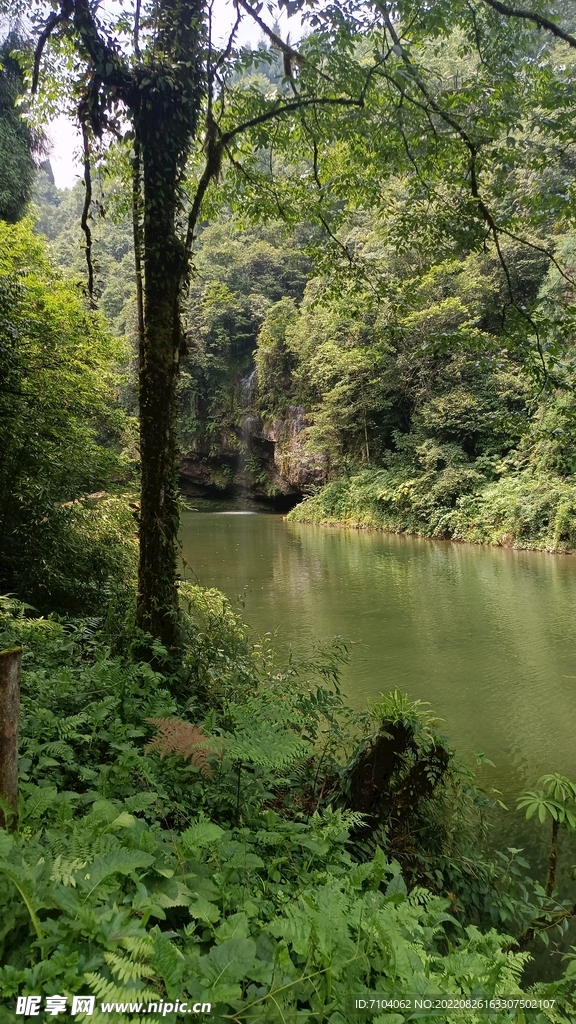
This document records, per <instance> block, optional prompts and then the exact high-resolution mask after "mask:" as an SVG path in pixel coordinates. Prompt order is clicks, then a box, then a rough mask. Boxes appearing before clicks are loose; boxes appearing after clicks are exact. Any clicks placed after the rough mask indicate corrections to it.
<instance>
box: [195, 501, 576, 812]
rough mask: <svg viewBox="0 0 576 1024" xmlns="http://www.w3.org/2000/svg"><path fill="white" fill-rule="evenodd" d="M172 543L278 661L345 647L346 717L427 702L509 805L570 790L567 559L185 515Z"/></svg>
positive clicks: (279, 522) (571, 587)
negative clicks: (293, 653) (383, 695)
mask: <svg viewBox="0 0 576 1024" xmlns="http://www.w3.org/2000/svg"><path fill="white" fill-rule="evenodd" d="M182 539H183V547H184V557H185V559H186V561H187V562H188V563H190V565H191V566H193V568H194V570H195V572H196V574H197V576H198V578H199V580H200V582H201V583H203V584H205V585H209V586H216V587H219V588H220V589H222V590H223V591H224V592H225V593H226V594H227V595H228V596H229V597H230V598H232V599H233V600H234V599H236V598H238V597H239V596H240V595H242V598H243V601H244V608H243V616H244V618H245V620H246V621H247V622H248V623H249V624H250V625H251V626H252V627H253V629H254V630H255V631H256V632H257V633H260V634H261V633H266V632H270V633H273V634H275V638H276V639H275V643H276V646H277V647H279V648H281V649H283V648H284V647H286V646H287V645H289V644H292V645H293V647H294V648H295V649H298V650H301V649H302V647H303V646H306V645H308V646H310V645H311V644H312V643H313V642H314V641H315V640H318V639H319V638H325V637H328V636H331V635H335V634H338V635H340V636H344V637H345V638H346V639H347V640H348V641H349V643H350V655H351V660H350V663H349V664H348V665H347V666H345V667H344V670H343V674H342V683H343V691H344V693H345V694H346V696H347V697H348V700H349V701H350V702H351V703H352V704H354V705H355V706H357V707H363V706H364V705H365V702H366V698H367V697H377V696H378V694H379V693H380V692H381V691H388V690H391V689H393V688H395V687H400V688H401V689H403V690H406V691H407V692H408V694H409V695H410V697H411V698H420V699H422V700H426V701H429V702H430V704H431V706H432V708H433V709H434V711H435V712H436V713H437V714H438V715H440V716H441V717H442V718H443V719H444V721H445V730H444V731H445V732H446V733H447V734H448V735H449V736H450V738H451V740H452V742H453V744H454V746H455V747H456V748H457V749H458V751H459V752H460V753H461V754H462V755H463V756H465V757H466V758H467V759H468V760H470V761H471V762H473V761H474V751H476V750H478V749H481V750H483V751H484V752H485V753H486V755H487V756H488V757H490V758H491V759H492V761H494V762H495V763H496V769H494V770H490V769H485V770H484V771H485V772H489V773H490V774H489V775H488V776H487V777H486V778H485V779H484V778H483V781H486V782H489V783H491V784H492V785H495V786H498V787H499V788H500V789H501V790H502V791H503V792H504V793H505V794H506V796H507V797H508V798H512V797H514V796H516V795H517V794H518V793H519V792H520V791H522V789H524V788H526V787H528V786H530V787H531V786H532V785H533V784H534V783H535V781H536V779H537V778H538V776H539V775H541V774H542V773H543V772H545V771H558V772H561V773H563V774H566V775H569V776H571V777H572V778H576V743H575V732H576V558H574V557H570V556H561V555H547V554H540V553H534V552H524V551H508V550H501V549H498V548H483V547H475V546H472V545H458V544H450V543H446V542H434V541H424V540H418V539H415V538H411V537H396V536H388V535H385V534H380V533H363V532H357V531H355V530H329V529H323V528H320V527H312V526H300V525H298V524H289V523H286V522H285V521H284V519H283V518H282V517H280V516H276V515H266V514H259V515H254V514H241V513H240V514H239V513H186V514H185V515H184V518H183V526H182ZM185 575H190V573H189V572H188V573H185ZM483 774H484V773H483Z"/></svg>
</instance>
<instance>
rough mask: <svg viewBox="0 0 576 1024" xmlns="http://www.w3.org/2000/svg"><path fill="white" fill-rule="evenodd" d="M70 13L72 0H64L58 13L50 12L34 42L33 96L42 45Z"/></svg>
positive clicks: (37, 77) (43, 45)
mask: <svg viewBox="0 0 576 1024" xmlns="http://www.w3.org/2000/svg"><path fill="white" fill-rule="evenodd" d="M71 14H72V0H66V3H64V4H63V5H62V10H61V11H60V13H59V14H56V12H55V11H53V12H52V14H51V15H50V17H49V18H48V20H47V22H46V25H45V26H44V30H43V31H42V33H41V34H40V37H39V39H38V42H37V43H36V49H35V51H34V67H33V70H32V95H33V96H34V95H35V94H36V92H37V89H38V79H39V77H40V63H41V61H42V54H43V53H44V47H45V46H46V43H47V42H48V40H49V38H50V36H51V35H52V33H53V31H54V29H55V28H57V26H58V25H61V24H62V22H63V21H66V20H67V19H68V18H69V17H70V15H71Z"/></svg>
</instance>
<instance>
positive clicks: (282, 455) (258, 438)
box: [180, 405, 327, 507]
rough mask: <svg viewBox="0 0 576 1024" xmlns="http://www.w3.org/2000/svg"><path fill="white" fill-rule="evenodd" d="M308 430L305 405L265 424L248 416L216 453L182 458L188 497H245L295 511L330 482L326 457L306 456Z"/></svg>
mask: <svg viewBox="0 0 576 1024" xmlns="http://www.w3.org/2000/svg"><path fill="white" fill-rule="evenodd" d="M308 425H309V423H308V420H307V418H306V413H305V410H304V409H303V407H302V406H298V405H294V406H290V407H289V409H288V411H287V414H286V416H284V417H282V418H278V419H275V420H274V421H272V422H268V423H265V422H263V421H262V420H261V419H260V418H259V417H258V416H255V415H253V414H250V413H247V414H246V415H245V416H244V417H243V419H242V422H241V424H240V426H239V427H238V428H237V431H236V433H235V434H234V435H232V436H230V435H229V436H225V435H222V437H221V438H220V441H219V444H218V446H217V448H216V449H215V448H214V446H212V447H211V448H210V449H209V448H208V447H203V446H202V445H201V444H198V445H197V446H196V447H195V448H194V450H193V451H190V452H188V453H187V454H186V455H185V456H183V457H182V458H181V459H180V475H181V485H182V489H183V491H184V492H185V493H187V494H190V495H199V494H214V495H227V496H229V495H232V494H242V495H246V496H249V497H253V498H258V499H261V500H266V501H272V502H274V503H275V504H277V505H280V506H284V507H291V506H292V505H295V504H296V503H297V502H298V501H299V500H300V498H301V497H302V496H303V495H304V494H306V493H307V492H308V491H309V490H310V489H312V488H314V487H317V486H321V485H322V484H324V483H326V479H327V462H326V458H325V456H323V455H320V454H317V455H314V454H309V453H308V452H307V451H306V444H305V441H306V428H307V426H308Z"/></svg>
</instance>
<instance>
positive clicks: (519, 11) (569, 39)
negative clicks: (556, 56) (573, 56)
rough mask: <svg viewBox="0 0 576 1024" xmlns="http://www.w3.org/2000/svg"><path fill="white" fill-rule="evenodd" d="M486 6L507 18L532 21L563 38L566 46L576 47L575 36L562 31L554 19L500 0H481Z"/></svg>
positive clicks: (558, 37)
mask: <svg viewBox="0 0 576 1024" xmlns="http://www.w3.org/2000/svg"><path fill="white" fill-rule="evenodd" d="M483 2H484V3H485V4H487V5H488V7H492V9H493V10H494V11H498V14H504V15H505V16H506V17H507V18H520V19H521V20H522V21H532V22H533V23H534V24H535V25H537V26H538V28H545V29H546V30H547V31H548V32H551V33H552V35H553V36H556V38H557V39H562V40H564V42H565V43H568V46H573V47H574V49H576V38H575V37H574V36H571V35H570V33H569V32H564V30H563V29H561V28H560V26H559V25H557V24H556V22H554V21H550V18H545V17H544V15H543V14H538V13H537V12H536V11H527V10H525V9H524V8H522V7H509V6H508V4H503V3H501V2H500V0H483Z"/></svg>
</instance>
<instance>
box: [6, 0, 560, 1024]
mask: <svg viewBox="0 0 576 1024" xmlns="http://www.w3.org/2000/svg"><path fill="white" fill-rule="evenodd" d="M117 6H118V7H119V10H118V11H116V12H114V11H112V10H108V9H107V8H106V9H105V8H102V9H100V7H99V5H98V4H92V3H90V2H88V0H59V2H55V3H53V4H46V5H43V4H42V3H39V4H38V5H36V7H35V8H34V11H33V13H32V14H30V11H29V10H28V9H27V5H26V4H23V5H19V4H18V2H17V0H4V2H3V3H2V4H1V5H0V10H1V11H2V15H3V18H4V21H5V23H6V25H8V26H9V28H8V29H6V31H5V33H4V34H5V41H4V44H3V47H2V50H1V53H0V157H1V159H0V480H1V488H0V591H1V592H2V594H3V595H4V596H2V597H1V598H0V825H2V827H1V828H0V905H1V906H2V915H1V921H0V949H1V955H0V1021H1V1022H2V1024H4V1021H5V1022H6V1024H11V1022H16V1021H17V1020H18V1019H20V1018H21V1017H33V1016H38V1019H39V1020H42V1021H48V1020H51V1019H53V1018H54V1017H58V1016H59V1015H62V1016H63V1017H66V1016H68V1014H70V1013H71V1014H72V1015H73V1016H74V1019H78V1020H92V1021H94V1022H104V1021H106V1020H109V1019H110V1014H112V1017H113V1019H114V1020H117V1021H125V1022H134V1024H136V1022H139V1021H146V1020H167V1021H170V1022H176V1021H177V1020H178V1019H180V1016H181V1015H182V1014H187V1015H188V1014H193V1015H197V1016H198V1017H200V1019H204V1020H209V1019H210V1020H214V1021H225V1020H229V1021H237V1022H243V1024H244V1022H249V1021H259V1022H262V1024H265V1022H266V1024H288V1022H290V1024H292V1022H294V1024H295V1022H296V1021H298V1022H302V1024H312V1022H314V1024H320V1022H323V1021H326V1022H329V1024H348V1022H351V1021H354V1020H358V1019H364V1017H366V1019H370V1020H373V1021H374V1024H385V1022H386V1024H388V1022H389V1024H402V1022H404V1021H408V1020H413V1019H416V1018H418V1019H422V1020H424V1021H428V1020H442V1021H447V1022H452V1021H462V1022H470V1024H476V1022H478V1024H479V1022H480V1021H482V1020H485V1019H490V1020H494V1021H496V1022H505V1021H515V1022H518V1024H521V1022H525V1021H531V1022H532V1021H533V1022H535V1024H544V1022H550V1024H556V1022H563V1021H564V1022H568V1021H571V1020H574V1019H575V1015H576V986H575V980H576V946H574V945H573V943H574V933H573V929H574V919H575V918H576V892H575V888H574V877H573V874H574V869H572V868H571V858H572V859H573V840H574V835H575V834H576V783H575V782H573V781H571V780H570V779H569V778H567V777H565V776H563V775H561V774H558V773H554V772H552V771H551V772H550V773H548V774H546V775H544V776H542V777H541V778H540V779H539V780H534V787H535V788H534V789H532V790H530V791H528V792H525V793H518V794H517V800H516V804H517V806H516V809H515V811H512V810H510V811H506V808H505V807H504V805H503V802H502V800H501V794H499V793H498V792H497V791H495V790H487V789H484V788H482V787H481V786H480V785H479V783H478V781H477V779H476V777H475V774H474V770H473V768H472V767H471V766H469V765H468V764H466V763H464V762H463V761H462V759H461V758H460V757H459V756H458V753H457V752H456V751H455V750H454V749H453V747H452V745H451V744H450V742H449V741H448V740H447V739H446V737H445V736H444V734H443V731H442V727H441V724H440V722H439V721H438V719H437V718H436V717H435V716H434V714H433V713H432V712H431V711H429V710H428V708H427V707H426V705H424V704H422V703H421V702H420V701H413V700H410V699H409V698H408V697H407V696H406V695H405V694H404V693H402V692H400V690H399V689H393V690H392V691H391V692H389V693H387V694H382V695H381V698H380V700H379V701H377V702H374V703H373V704H371V705H370V706H369V708H368V709H367V710H363V711H356V710H352V709H351V708H350V707H348V706H347V704H346V701H345V700H344V698H343V697H342V694H341V690H340V686H339V671H340V667H341V665H342V663H343V661H344V659H345V658H346V656H347V653H346V646H345V644H344V643H343V642H342V641H340V640H335V641H334V642H332V643H331V644H325V645H320V646H317V648H316V649H315V651H314V652H313V654H312V655H310V654H309V653H306V652H304V651H302V652H300V653H295V654H292V655H291V656H290V658H289V659H288V660H287V659H282V658H281V657H280V656H279V655H278V654H277V653H276V652H275V651H274V649H273V647H272V645H271V643H270V639H269V638H264V639H261V638H260V639H255V638H254V636H253V634H252V633H251V632H250V630H249V629H248V628H247V627H246V626H245V625H244V624H243V622H242V618H241V616H240V615H239V614H238V612H237V611H236V610H235V608H234V607H233V605H232V604H231V603H230V602H229V601H228V600H227V599H226V598H225V597H224V595H223V594H222V593H220V592H219V591H217V590H215V589H206V588H204V587H202V586H200V585H199V584H196V583H194V584H192V583H190V582H182V581H181V580H180V577H179V548H178V532H179V516H180V509H181V508H182V502H183V501H186V500H190V499H193V500H194V501H195V502H198V501H201V500H202V499H209V500H210V501H219V500H222V499H224V498H227V499H230V498H237V499H239V500H241V501H243V502H246V501H248V500H249V501H251V502H260V503H261V504H262V506H263V507H268V508H271V509H276V510H278V511H282V512H287V513H288V514H289V518H290V520H291V521H296V522H299V523H303V524H305V523H315V524H326V525H344V526H355V527H364V528H373V529H383V530H387V531H391V532H406V533H413V534H420V535H423V536H426V537H441V538H451V539H454V540H461V541H471V542H475V543H488V544H494V545H501V546H508V547H533V548H543V549H547V550H549V551H551V552H564V551H569V552H571V551H574V550H576V480H575V475H576V418H575V413H576V403H575V401H574V383H575V380H576V365H575V362H574V348H573V332H574V312H575V310H574V285H575V283H576V282H575V278H574V275H575V274H576V264H575V259H574V254H575V252H576V225H575V215H576V192H575V189H574V168H575V166H576V154H575V152H574V127H575V124H574V121H575V113H574V88H575V72H576V57H575V54H576V37H575V36H574V29H575V28H576V19H575V18H574V12H573V10H572V5H571V4H570V3H569V2H568V0H566V2H564V3H559V4H557V5H556V7H555V8H554V9H552V8H550V9H548V8H547V7H545V6H544V5H540V4H538V5H536V6H535V7H534V9H533V10H516V9H515V8H509V7H508V6H507V5H505V4H502V3H500V2H499V0H475V2H473V3H470V2H468V0H466V2H460V0H433V2H431V3H425V4H421V3H418V2H417V0H402V2H400V3H398V4H391V5H387V4H386V5H385V4H380V3H379V2H376V3H374V4H368V5H362V6H356V5H354V4H352V3H347V2H343V3H339V4H334V5H332V6H329V7H323V6H320V5H315V4H310V5H301V4H299V3H295V4H292V5H290V10H292V8H293V9H294V11H293V12H296V11H297V10H298V11H299V12H300V18H301V19H302V24H301V40H300V42H299V43H298V44H294V43H293V42H291V41H290V38H289V36H288V35H287V33H286V32H285V31H284V30H283V29H282V28H281V26H280V24H279V23H278V22H276V21H274V14H275V13H276V14H277V13H279V12H278V11H276V12H275V11H274V10H268V8H266V9H264V8H260V7H257V8H253V7H251V6H250V4H249V3H248V2H245V0H238V4H237V5H236V14H237V19H236V24H235V23H234V18H236V15H234V17H233V18H232V21H231V23H230V24H229V25H228V24H227V25H226V33H225V39H224V42H223V43H221V44H218V45H216V43H215V42H214V39H215V35H213V24H212V16H213V11H212V7H210V6H208V5H203V4H202V3H193V2H190V0H187V2H185V3H183V4H181V5H175V4H172V3H171V2H168V0H150V2H147V0H142V3H141V4H140V3H138V4H136V5H135V6H134V7H133V6H132V5H131V4H120V5H117ZM242 19H247V20H248V21H249V23H254V24H255V26H256V27H257V29H258V32H259V33H261V41H260V43H259V44H258V46H257V47H256V48H254V49H250V48H246V47H242V46H240V45H238V44H237V41H236V31H237V28H238V24H239V23H240V21H241V20H242ZM57 109H67V110H68V111H73V112H74V115H75V117H76V118H77V120H78V122H79V124H80V126H81V132H82V151H83V178H82V180H80V181H79V182H78V184H77V185H76V186H75V187H74V188H72V189H67V190H58V189H57V188H56V186H55V183H54V179H53V176H52V172H51V168H50V163H49V160H48V159H47V155H48V147H47V143H46V141H45V137H44V131H43V126H44V125H45V123H46V121H47V119H48V118H49V117H51V116H52V115H53V114H54V113H55V111H56V110H57ZM20 668H21V679H20ZM16 676H18V679H19V685H20V687H21V689H20V691H19V700H20V705H19V706H18V702H17V701H16V703H15V698H14V692H15V690H14V679H15V678H16ZM571 710H572V709H571V708H567V709H566V714H570V713H571ZM18 730H19V741H18ZM18 743H19V749H17V745H18ZM17 753H19V760H18V761H17V759H16V754H17ZM485 761H486V757H485V755H484V754H482V752H479V754H478V763H479V764H482V763H483V762H485ZM16 766H17V770H16ZM504 812H506V813H509V814H512V813H519V814H520V815H522V816H525V817H526V818H527V819H528V820H529V821H531V822H532V823H533V827H534V831H535V833H537V834H538V835H542V837H543V838H542V842H543V843H544V844H545V847H546V855H545V863H536V862H535V863H534V864H530V863H529V860H528V859H527V855H526V854H525V852H524V851H523V850H520V849H516V848H514V847H512V848H507V849H505V850H504V851H497V850H494V842H493V828H494V820H495V815H496V814H497V813H498V814H502V813H504ZM546 950H549V951H551V953H552V954H553V955H551V956H546ZM407 997H409V998H410V999H412V1000H414V999H419V1000H429V1002H428V1003H426V1004H425V1005H424V1006H423V1008H421V1009H419V1010H416V1013H414V1003H413V1004H412V1006H409V1005H407V1004H406V998H407ZM357 1000H367V1001H368V1002H369V1005H370V1007H371V1010H370V1012H369V1013H368V1014H367V1015H366V1014H364V1015H359V1013H358V1003H357ZM370 1001H375V1002H370ZM434 1001H438V1009H436V1010H433V1006H432V1004H433V1002H434Z"/></svg>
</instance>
